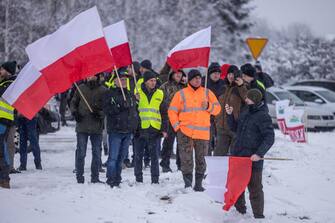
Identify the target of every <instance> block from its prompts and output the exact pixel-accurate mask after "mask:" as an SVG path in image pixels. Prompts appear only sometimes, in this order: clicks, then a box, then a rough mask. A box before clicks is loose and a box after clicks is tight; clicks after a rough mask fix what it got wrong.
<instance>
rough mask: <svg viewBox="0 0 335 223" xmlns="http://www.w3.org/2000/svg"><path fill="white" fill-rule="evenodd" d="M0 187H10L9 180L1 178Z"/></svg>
mask: <svg viewBox="0 0 335 223" xmlns="http://www.w3.org/2000/svg"><path fill="white" fill-rule="evenodd" d="M0 187H2V188H6V189H10V186H9V180H1V181H0Z"/></svg>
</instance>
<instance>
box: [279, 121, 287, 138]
mask: <svg viewBox="0 0 335 223" xmlns="http://www.w3.org/2000/svg"><path fill="white" fill-rule="evenodd" d="M277 124H278V128H279V129H280V131H281V132H282V133H283V134H284V135H287V134H288V132H287V127H286V123H285V119H284V118H282V119H277Z"/></svg>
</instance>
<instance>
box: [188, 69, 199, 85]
mask: <svg viewBox="0 0 335 223" xmlns="http://www.w3.org/2000/svg"><path fill="white" fill-rule="evenodd" d="M197 76H199V77H201V73H200V71H199V70H196V69H192V70H190V72H188V74H187V79H188V81H189V82H190V81H191V80H192V79H193V78H195V77H197Z"/></svg>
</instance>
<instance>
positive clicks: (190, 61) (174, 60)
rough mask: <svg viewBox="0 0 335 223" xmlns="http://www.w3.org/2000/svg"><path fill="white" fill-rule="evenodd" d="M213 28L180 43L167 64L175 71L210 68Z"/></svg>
mask: <svg viewBox="0 0 335 223" xmlns="http://www.w3.org/2000/svg"><path fill="white" fill-rule="evenodd" d="M210 47H211V27H208V28H206V29H203V30H200V31H198V32H196V33H194V34H192V35H190V36H188V37H187V38H186V39H184V40H183V41H181V42H180V43H178V44H177V45H176V46H175V47H174V48H173V49H172V50H171V51H170V52H169V54H168V57H167V63H168V64H169V65H170V66H171V67H172V69H173V70H179V69H183V68H191V67H208V63H209V53H210Z"/></svg>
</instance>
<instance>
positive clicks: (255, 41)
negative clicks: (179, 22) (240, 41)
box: [246, 38, 268, 60]
mask: <svg viewBox="0 0 335 223" xmlns="http://www.w3.org/2000/svg"><path fill="white" fill-rule="evenodd" d="M246 42H247V44H248V46H249V49H250V51H251V54H252V56H253V58H254V59H255V60H257V59H258V57H259V56H260V55H261V53H262V51H263V49H264V47H265V45H266V44H267V42H268V39H267V38H248V39H247V40H246Z"/></svg>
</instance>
